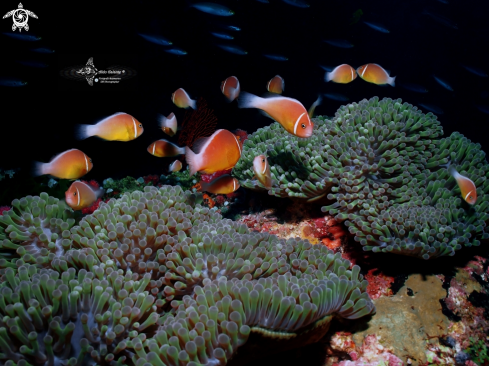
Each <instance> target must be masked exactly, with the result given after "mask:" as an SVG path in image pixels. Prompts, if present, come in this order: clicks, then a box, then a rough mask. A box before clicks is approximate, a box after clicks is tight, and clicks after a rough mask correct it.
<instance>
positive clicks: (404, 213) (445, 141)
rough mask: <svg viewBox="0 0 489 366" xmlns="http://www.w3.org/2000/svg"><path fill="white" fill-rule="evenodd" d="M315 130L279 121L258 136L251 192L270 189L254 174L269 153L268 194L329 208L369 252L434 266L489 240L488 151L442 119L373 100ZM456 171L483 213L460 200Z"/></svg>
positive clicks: (240, 167) (247, 172)
mask: <svg viewBox="0 0 489 366" xmlns="http://www.w3.org/2000/svg"><path fill="white" fill-rule="evenodd" d="M314 122H315V130H314V133H313V135H312V136H311V137H310V138H309V139H302V138H299V137H296V136H293V135H290V134H289V133H287V132H286V131H285V130H284V129H283V128H282V127H281V126H280V125H279V124H278V123H273V124H272V125H271V126H268V127H265V128H261V129H258V130H257V131H256V132H255V133H253V134H251V135H250V136H249V137H248V139H247V140H246V142H245V144H244V146H243V153H242V158H241V159H240V161H239V162H238V163H237V164H236V166H235V168H234V169H233V175H235V176H236V177H238V179H239V180H240V184H241V185H242V186H243V187H246V188H250V189H257V190H260V189H265V188H264V187H263V185H262V184H261V183H260V182H259V181H257V180H254V179H253V178H252V177H253V175H254V172H253V168H252V166H253V159H254V157H255V156H257V155H260V154H266V155H267V156H268V161H269V163H270V169H271V173H272V184H273V185H272V188H271V189H270V190H269V192H268V193H269V194H271V195H275V196H278V197H292V198H300V199H306V200H308V201H314V200H319V199H323V200H328V201H329V202H328V203H329V204H328V205H327V206H323V207H322V211H323V212H328V213H329V214H331V215H335V218H336V220H338V221H345V223H346V225H348V226H349V230H350V232H351V233H352V234H354V235H355V240H356V241H358V242H360V244H362V245H363V249H364V250H373V251H376V252H379V251H382V252H394V253H399V254H404V255H410V256H416V257H421V258H424V259H429V258H434V257H438V256H442V255H454V254H455V251H456V250H458V249H460V248H461V247H462V245H464V246H472V245H479V244H480V240H481V239H487V238H489V234H488V233H487V232H486V231H485V227H486V221H487V219H488V218H489V216H488V212H489V195H488V193H489V182H488V179H487V178H488V177H489V164H488V163H487V161H486V159H485V153H484V152H483V151H481V149H480V147H481V146H480V144H474V143H472V142H470V140H468V139H467V138H465V137H463V136H462V135H461V134H459V133H457V132H455V133H453V134H452V135H451V136H449V137H445V138H442V135H443V130H442V127H441V125H440V122H439V121H437V120H436V116H434V115H433V114H432V113H431V112H430V113H428V114H426V115H425V114H423V113H422V112H421V111H419V110H418V109H417V108H416V107H413V106H412V105H411V104H408V103H402V100H401V99H397V100H392V99H390V98H384V99H382V100H380V101H379V98H377V97H374V98H371V99H370V100H366V99H364V100H362V101H361V102H359V103H351V104H348V105H346V106H342V107H340V108H339V109H338V111H337V112H336V114H335V116H334V117H333V118H332V119H324V118H322V117H318V118H315V119H314ZM449 164H450V165H451V166H453V167H455V168H456V169H457V171H458V172H459V173H460V174H462V175H465V176H467V177H468V178H470V179H472V181H474V183H475V185H476V187H477V195H478V200H477V203H476V204H475V205H474V206H472V207H471V206H470V205H468V204H467V203H466V202H464V201H463V200H462V199H461V195H460V189H459V187H458V185H457V183H456V182H455V180H454V178H453V177H452V176H451V175H450V174H449V172H448V169H447V167H448V165H449Z"/></svg>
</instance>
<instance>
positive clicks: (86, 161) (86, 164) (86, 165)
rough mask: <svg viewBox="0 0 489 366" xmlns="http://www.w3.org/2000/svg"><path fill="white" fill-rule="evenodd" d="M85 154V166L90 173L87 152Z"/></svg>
mask: <svg viewBox="0 0 489 366" xmlns="http://www.w3.org/2000/svg"><path fill="white" fill-rule="evenodd" d="M83 156H84V157H85V167H86V168H87V173H88V160H87V156H86V155H85V154H83Z"/></svg>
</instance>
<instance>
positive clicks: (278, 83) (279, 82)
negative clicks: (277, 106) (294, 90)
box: [267, 75, 285, 94]
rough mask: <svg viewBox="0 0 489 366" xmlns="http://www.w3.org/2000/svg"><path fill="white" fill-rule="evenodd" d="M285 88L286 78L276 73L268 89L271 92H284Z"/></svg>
mask: <svg viewBox="0 0 489 366" xmlns="http://www.w3.org/2000/svg"><path fill="white" fill-rule="evenodd" d="M284 89H285V83H284V79H283V78H282V77H281V76H280V75H275V76H274V77H273V78H271V79H270V81H269V82H268V84H267V90H268V91H269V92H271V93H276V94H282V92H283V91H284Z"/></svg>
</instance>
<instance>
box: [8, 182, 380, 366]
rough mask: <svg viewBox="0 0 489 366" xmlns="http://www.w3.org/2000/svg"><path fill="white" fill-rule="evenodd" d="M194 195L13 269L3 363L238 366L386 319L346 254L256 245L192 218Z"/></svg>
mask: <svg viewBox="0 0 489 366" xmlns="http://www.w3.org/2000/svg"><path fill="white" fill-rule="evenodd" d="M189 195H190V192H183V191H182V190H181V188H180V187H171V186H164V187H162V188H160V189H157V188H155V187H145V190H144V192H140V191H135V192H132V193H126V194H124V196H123V197H122V198H120V199H118V200H115V199H111V200H110V201H109V202H108V203H101V204H100V207H99V208H98V209H97V210H96V211H95V212H94V213H93V214H91V215H88V216H85V217H84V218H82V220H81V221H80V222H79V223H78V225H74V226H72V227H71V228H70V229H69V231H68V229H67V231H68V233H69V235H68V234H67V233H65V232H64V231H63V234H62V235H63V237H64V239H66V241H65V242H64V244H62V246H61V247H57V246H56V245H48V247H47V248H46V249H47V250H48V251H49V254H48V255H45V256H38V257H35V256H34V255H33V254H32V252H26V253H24V254H23V256H22V258H21V259H17V260H12V261H10V262H9V265H8V266H5V267H6V268H4V269H3V270H2V272H1V274H2V276H1V278H0V315H1V318H0V363H3V364H5V365H57V364H61V363H63V364H66V365H96V364H97V365H111V366H112V365H136V366H146V365H148V366H149V365H157V366H163V365H167V366H168V365H197V364H203V365H225V364H227V363H228V362H230V361H231V360H232V362H235V363H236V362H237V361H236V360H240V359H241V360H242V361H243V360H249V359H250V357H253V356H256V355H257V351H256V349H257V347H261V348H260V349H262V351H260V355H262V354H263V353H266V352H269V353H270V352H277V351H279V350H282V349H284V347H287V348H291V347H298V346H302V345H305V344H308V343H311V342H315V341H317V340H318V339H319V338H321V337H322V336H323V335H324V334H325V333H326V331H327V330H328V328H329V324H330V322H331V320H332V318H333V316H339V317H343V318H348V319H357V318H360V317H362V316H365V315H368V314H371V313H373V312H374V311H375V307H374V305H373V303H372V301H371V300H370V298H369V297H368V295H367V293H366V292H365V291H366V287H367V281H365V280H364V279H363V276H362V275H361V274H360V268H359V267H358V266H356V265H355V266H351V264H350V262H349V261H348V260H346V259H342V258H341V255H340V254H333V253H332V252H331V251H329V250H328V249H327V248H326V247H323V246H313V245H311V244H310V243H309V242H308V241H304V240H296V239H288V240H284V239H278V238H277V237H275V236H273V235H269V234H267V233H254V232H253V233H252V232H250V231H249V230H248V228H246V226H244V225H242V224H238V223H236V222H233V221H231V220H226V219H223V218H222V217H221V216H220V215H219V214H217V213H215V212H214V211H212V210H209V209H207V208H204V207H201V206H200V205H197V206H192V205H189V204H187V202H190V200H189ZM49 199H50V198H48V200H49ZM14 207H15V206H14ZM17 245H18V246H19V247H18V248H24V247H23V246H22V245H23V244H22V242H19V244H17ZM28 245H29V244H28V243H27V244H26V246H28ZM18 248H17V249H18ZM28 254H29V255H28ZM39 258H41V259H39ZM12 267H13V268H12ZM277 340H280V342H277ZM238 349H242V350H243V352H240V353H239V354H240V357H237V358H236V357H234V358H233V356H235V354H236V353H237V351H238ZM238 363H239V362H238Z"/></svg>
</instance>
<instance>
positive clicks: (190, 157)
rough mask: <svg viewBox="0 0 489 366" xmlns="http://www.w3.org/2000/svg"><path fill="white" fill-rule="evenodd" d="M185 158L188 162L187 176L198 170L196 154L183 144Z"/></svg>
mask: <svg viewBox="0 0 489 366" xmlns="http://www.w3.org/2000/svg"><path fill="white" fill-rule="evenodd" d="M185 160H186V161H187V164H188V169H189V176H190V177H191V176H192V175H194V174H195V173H197V172H198V171H199V166H198V164H197V154H196V153H194V152H193V151H192V150H190V148H189V147H188V146H185Z"/></svg>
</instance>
